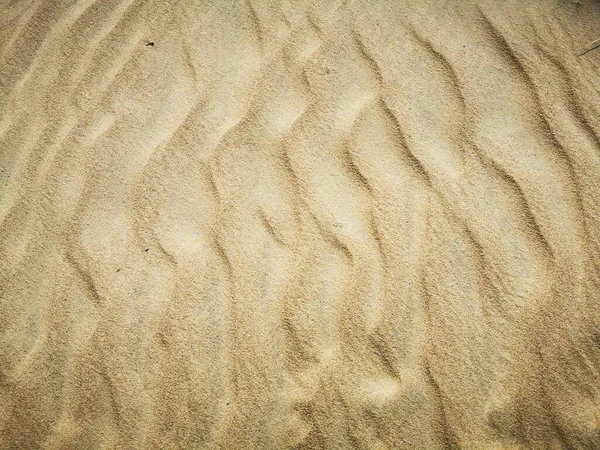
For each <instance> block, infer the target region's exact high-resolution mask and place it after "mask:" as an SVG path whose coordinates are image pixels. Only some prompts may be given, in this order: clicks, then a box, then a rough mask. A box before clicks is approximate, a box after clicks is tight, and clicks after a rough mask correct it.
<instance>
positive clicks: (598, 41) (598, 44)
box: [579, 39, 600, 56]
mask: <svg viewBox="0 0 600 450" xmlns="http://www.w3.org/2000/svg"><path fill="white" fill-rule="evenodd" d="M598 47H600V39H596V40H595V41H592V42H590V43H589V44H588V45H586V46H585V50H584V51H583V53H580V54H579V56H583V55H585V54H586V53H587V52H591V51H592V50H594V49H597V48H598Z"/></svg>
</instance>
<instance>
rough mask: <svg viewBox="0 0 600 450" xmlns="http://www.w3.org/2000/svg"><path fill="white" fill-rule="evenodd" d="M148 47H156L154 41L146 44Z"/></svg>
mask: <svg viewBox="0 0 600 450" xmlns="http://www.w3.org/2000/svg"><path fill="white" fill-rule="evenodd" d="M146 47H154V41H148V42H146Z"/></svg>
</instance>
